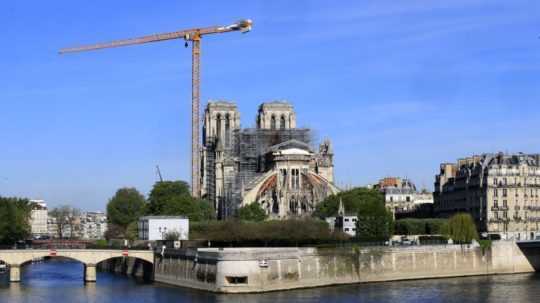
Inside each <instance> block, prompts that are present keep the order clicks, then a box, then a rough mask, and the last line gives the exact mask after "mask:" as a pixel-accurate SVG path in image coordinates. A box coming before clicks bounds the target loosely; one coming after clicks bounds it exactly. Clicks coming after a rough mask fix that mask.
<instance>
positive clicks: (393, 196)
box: [373, 177, 433, 214]
mask: <svg viewBox="0 0 540 303" xmlns="http://www.w3.org/2000/svg"><path fill="white" fill-rule="evenodd" d="M373 187H374V188H376V189H378V190H379V191H381V192H382V193H383V194H384V203H385V205H386V207H387V208H388V209H389V210H391V211H392V213H394V214H396V213H406V212H412V211H414V210H415V208H417V207H419V206H420V205H422V204H433V194H432V193H431V192H428V191H426V190H423V191H420V192H419V191H417V189H416V185H415V184H414V183H413V182H412V181H411V180H409V179H402V178H398V177H387V178H383V179H381V180H379V183H378V184H376V185H374V186H373Z"/></svg>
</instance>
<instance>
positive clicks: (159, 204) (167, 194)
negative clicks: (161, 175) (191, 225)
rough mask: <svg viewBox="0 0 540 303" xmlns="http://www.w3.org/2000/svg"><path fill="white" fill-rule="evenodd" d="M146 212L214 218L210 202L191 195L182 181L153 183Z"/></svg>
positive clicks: (205, 218) (202, 219)
mask: <svg viewBox="0 0 540 303" xmlns="http://www.w3.org/2000/svg"><path fill="white" fill-rule="evenodd" d="M148 201H149V203H148V210H147V213H148V214H151V215H168V216H178V215H182V216H186V217H188V218H189V219H190V220H192V221H204V220H211V219H213V218H214V209H213V207H212V205H211V204H210V202H208V201H206V200H202V199H195V198H193V197H192V196H191V194H190V191H189V186H188V184H187V183H186V182H184V181H160V182H156V183H155V184H154V187H153V188H152V191H151V192H150V196H149V197H148Z"/></svg>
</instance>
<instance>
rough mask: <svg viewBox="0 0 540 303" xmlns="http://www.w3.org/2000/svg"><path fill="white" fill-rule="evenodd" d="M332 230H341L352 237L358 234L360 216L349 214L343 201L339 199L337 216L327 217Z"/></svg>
mask: <svg viewBox="0 0 540 303" xmlns="http://www.w3.org/2000/svg"><path fill="white" fill-rule="evenodd" d="M325 221H326V223H328V226H329V227H330V230H340V231H342V232H344V233H346V234H348V235H349V236H351V237H355V236H356V228H357V222H358V216H357V215H356V214H347V213H346V212H345V207H344V206H343V201H341V200H340V201H339V209H338V214H337V216H335V217H328V218H325Z"/></svg>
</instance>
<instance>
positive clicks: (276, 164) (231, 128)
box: [200, 101, 339, 219]
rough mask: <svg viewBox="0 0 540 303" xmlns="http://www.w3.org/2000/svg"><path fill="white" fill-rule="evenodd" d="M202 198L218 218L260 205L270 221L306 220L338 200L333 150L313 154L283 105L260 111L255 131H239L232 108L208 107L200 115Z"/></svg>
mask: <svg viewBox="0 0 540 303" xmlns="http://www.w3.org/2000/svg"><path fill="white" fill-rule="evenodd" d="M202 140H203V145H202V150H201V162H202V163H201V180H200V181H201V196H202V197H203V198H205V199H207V200H209V201H211V202H213V203H214V206H215V209H216V213H217V216H218V218H220V219H226V218H228V217H232V216H234V215H235V213H236V211H237V209H238V208H240V207H242V206H245V205H248V204H251V203H258V204H259V205H260V206H261V207H262V208H263V209H264V210H265V211H266V213H267V214H268V216H269V218H271V219H285V218H291V217H301V216H308V215H311V213H312V212H313V211H314V210H315V206H316V205H317V203H319V202H321V201H322V200H324V199H325V198H326V197H327V196H329V195H332V194H336V193H337V192H339V189H338V188H337V187H336V186H335V185H334V164H333V156H334V154H333V151H332V145H331V143H330V141H329V140H325V141H324V142H322V143H321V144H320V145H319V148H318V151H315V150H314V148H313V146H314V145H313V144H314V142H312V136H311V131H310V129H306V128H297V127H296V114H295V112H294V108H293V106H292V105H291V104H290V103H288V102H285V101H272V102H266V103H263V104H261V105H260V106H259V110H258V113H257V118H256V127H255V128H241V127H240V113H239V112H238V109H237V107H236V104H234V103H231V102H225V101H215V102H214V101H211V102H209V103H208V105H207V106H206V109H205V113H204V126H203V138H202Z"/></svg>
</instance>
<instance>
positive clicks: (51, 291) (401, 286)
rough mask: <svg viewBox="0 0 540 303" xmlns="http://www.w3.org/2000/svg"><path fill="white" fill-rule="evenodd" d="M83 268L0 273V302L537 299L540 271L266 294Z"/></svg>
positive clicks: (55, 263)
mask: <svg viewBox="0 0 540 303" xmlns="http://www.w3.org/2000/svg"><path fill="white" fill-rule="evenodd" d="M82 281H83V266H82V264H80V263H77V262H72V261H63V260H49V261H46V262H43V263H35V264H29V265H26V266H24V267H23V272H22V282H21V283H13V284H11V285H10V284H9V283H8V280H7V275H0V302H1V303H4V302H9V303H11V302H13V303H18V302H28V303H75V302H96V303H98V302H99V303H109V302H110V303H128V302H129V303H137V302H144V303H153V302H159V303H167V302H175V303H176V302H223V303H229V302H230V303H251V302H268V303H281V302H324V303H327V302H328V303H330V302H347V303H349V302H351V303H352V302H377V303H380V302H400V303H402V302H459V303H466V302H539V301H540V274H519V275H501V276H491V277H470V278H452V279H433V280H416V281H401V282H385V283H371V284H356V285H346V286H333V287H324V288H316V289H302V290H292V291H283V292H272V293H265V294H245V295H216V294H211V293H206V292H202V291H196V290H190V289H185V288H179V287H172V286H167V285H163V284H159V283H153V284H152V283H150V284H149V283H144V282H141V281H137V280H135V279H132V278H128V277H124V276H118V275H113V274H110V273H98V276H97V282H96V283H95V284H94V283H91V284H84V283H83V282H82Z"/></svg>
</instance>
